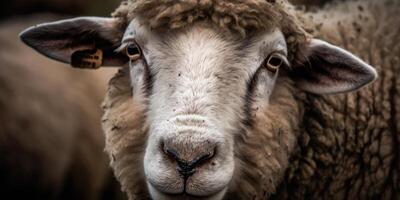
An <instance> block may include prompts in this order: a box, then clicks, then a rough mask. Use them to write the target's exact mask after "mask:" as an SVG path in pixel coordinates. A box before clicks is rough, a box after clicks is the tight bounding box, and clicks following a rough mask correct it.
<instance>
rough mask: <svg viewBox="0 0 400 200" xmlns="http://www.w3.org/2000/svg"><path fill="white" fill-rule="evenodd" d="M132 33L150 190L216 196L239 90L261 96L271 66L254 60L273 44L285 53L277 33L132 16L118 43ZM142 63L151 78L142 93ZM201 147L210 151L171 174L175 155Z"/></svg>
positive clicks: (225, 179)
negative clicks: (138, 54)
mask: <svg viewBox="0 0 400 200" xmlns="http://www.w3.org/2000/svg"><path fill="white" fill-rule="evenodd" d="M133 39H134V40H135V42H136V43H137V44H138V45H139V46H140V47H141V49H142V52H143V59H142V60H139V61H136V62H132V63H131V66H130V67H131V81H132V86H133V96H134V97H133V98H139V99H145V98H148V101H143V102H147V103H148V105H147V107H148V113H147V122H148V123H149V125H150V133H149V139H148V143H147V148H146V153H145V157H144V168H145V175H146V179H147V182H148V187H149V191H150V193H151V195H152V196H153V198H156V199H157V198H158V197H160V198H161V197H162V199H174V198H177V197H176V196H169V194H183V193H187V194H189V195H193V196H204V197H208V199H221V198H222V197H223V194H224V193H225V190H226V188H227V186H228V184H229V182H230V180H231V178H232V176H233V172H234V168H235V159H234V153H233V148H234V147H233V145H234V139H233V137H234V135H235V134H240V131H241V130H242V129H241V126H242V125H241V123H242V121H243V120H245V119H246V117H247V115H248V113H246V105H247V104H248V102H246V97H247V95H249V93H250V92H252V93H253V94H252V95H253V96H254V97H255V98H254V99H255V101H256V102H255V104H257V101H263V102H264V103H265V101H268V98H269V95H270V94H271V93H272V90H273V87H274V83H275V80H276V78H277V74H278V73H272V72H269V71H268V70H266V69H260V66H262V63H263V62H264V60H265V59H266V58H267V57H268V56H269V55H270V54H271V53H273V52H279V53H280V54H282V55H283V56H286V52H287V50H286V43H285V40H284V37H283V35H282V33H281V32H280V31H278V30H275V31H271V32H269V33H265V34H264V35H257V36H254V37H253V38H250V39H246V40H239V39H233V38H229V37H226V36H224V35H222V34H221V33H218V31H217V30H214V29H211V28H206V27H205V26H203V25H202V24H198V25H195V26H193V27H189V28H187V29H184V30H177V31H171V32H168V33H162V34H160V33H154V32H151V31H149V29H147V28H146V27H145V26H141V25H140V24H139V23H137V22H136V21H132V22H131V24H130V25H129V27H128V28H127V30H126V33H125V35H124V38H123V43H124V42H127V41H132V40H133ZM146 70H148V72H149V73H148V74H150V75H151V76H150V77H151V80H152V85H151V91H150V92H149V94H150V95H149V96H148V97H146V95H145V94H144V93H145V90H146V88H145V87H144V84H145V83H144V82H145V80H146V78H144V77H143V76H145V75H146V73H144V71H146ZM253 79H256V80H257V81H252V80H253ZM253 82H254V83H253ZM251 83H252V84H254V85H253V86H250V84H251ZM250 87H252V88H254V89H252V91H249V88H250ZM168 150H173V151H168ZM168 152H169V153H168ZM170 152H174V153H175V154H173V155H176V156H175V157H174V156H172V157H171V153H170ZM204 155H210V157H207V159H206V161H204V162H202V164H198V165H196V166H195V167H193V170H192V171H195V172H194V173H193V174H191V175H190V176H187V177H185V176H184V175H182V174H179V173H180V172H179V170H177V168H179V167H180V166H181V165H179V162H180V164H182V163H186V164H188V163H194V161H196V160H199V159H204ZM177 157H179V159H178V158H177ZM192 161H193V162H192ZM182 165H183V164H182ZM185 166H186V165H185ZM185 169H186V168H185ZM192 171H191V172H192ZM185 173H186V172H185Z"/></svg>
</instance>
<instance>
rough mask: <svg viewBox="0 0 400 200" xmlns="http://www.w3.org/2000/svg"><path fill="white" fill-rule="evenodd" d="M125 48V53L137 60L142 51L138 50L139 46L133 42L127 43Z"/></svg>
mask: <svg viewBox="0 0 400 200" xmlns="http://www.w3.org/2000/svg"><path fill="white" fill-rule="evenodd" d="M125 50H126V55H127V56H128V57H129V59H131V60H137V59H138V58H140V56H141V55H142V52H141V51H140V49H139V47H138V46H137V45H136V44H134V43H131V44H128V45H127V46H126V49H125Z"/></svg>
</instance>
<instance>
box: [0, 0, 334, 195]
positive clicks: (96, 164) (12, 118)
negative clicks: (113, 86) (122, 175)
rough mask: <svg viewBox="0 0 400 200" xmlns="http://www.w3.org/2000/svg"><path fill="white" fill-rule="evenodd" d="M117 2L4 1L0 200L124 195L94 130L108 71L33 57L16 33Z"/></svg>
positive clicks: (309, 3) (103, 11) (313, 0)
mask: <svg viewBox="0 0 400 200" xmlns="http://www.w3.org/2000/svg"><path fill="white" fill-rule="evenodd" d="M291 1H292V2H293V3H295V4H296V5H299V6H301V7H303V8H305V9H312V8H314V9H317V8H318V6H323V5H324V4H325V3H326V2H328V1H330V0H291ZM119 3H120V1H119V0H10V1H7V2H4V1H3V3H2V6H1V7H0V199H25V198H29V199H124V198H125V197H124V195H123V194H121V192H120V187H119V185H118V183H117V182H116V181H115V179H114V178H113V174H112V172H111V170H110V169H109V168H108V163H109V161H108V158H107V157H106V155H105V153H104V152H103V149H104V138H103V134H102V132H101V127H100V120H101V114H102V113H101V109H100V104H101V101H102V97H103V96H104V93H105V92H106V85H107V82H108V80H109V79H110V77H111V76H112V75H113V74H114V73H115V69H102V70H96V71H87V70H76V69H72V68H70V67H69V66H68V65H66V64H62V63H58V62H56V61H52V60H50V59H47V58H45V57H44V56H41V55H39V54H38V53H36V52H35V51H33V50H31V49H30V48H28V47H26V46H25V45H23V44H22V43H21V42H20V40H19V38H18V34H19V33H20V32H21V31H22V30H24V29H26V28H27V27H30V26H32V25H35V24H38V23H43V22H49V21H55V20H58V19H64V18H69V17H75V16H83V15H92V16H110V13H111V12H113V11H114V9H116V8H117V6H118V5H119ZM82 102H86V105H85V104H84V103H82ZM88 105H89V106H88Z"/></svg>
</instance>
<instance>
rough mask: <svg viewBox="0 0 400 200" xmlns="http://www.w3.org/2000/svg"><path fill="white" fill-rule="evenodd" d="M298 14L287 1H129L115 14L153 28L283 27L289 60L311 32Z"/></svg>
mask: <svg viewBox="0 0 400 200" xmlns="http://www.w3.org/2000/svg"><path fill="white" fill-rule="evenodd" d="M297 15H298V13H297V12H296V11H295V10H294V8H293V7H292V6H291V4H289V3H288V2H287V1H286V0H277V1H276V0H247V1H243V0H233V1H226V0H200V1H198V0H189V1H174V0H150V1H149V0H128V1H124V2H123V3H122V4H121V6H120V7H119V8H118V9H117V10H116V11H115V12H114V13H113V17H116V18H119V19H120V20H121V27H126V25H127V23H129V22H130V21H131V20H132V19H134V18H138V19H139V21H140V22H141V23H143V24H145V25H148V26H149V27H150V28H152V29H165V30H168V29H179V28H183V27H185V26H188V25H191V24H193V23H196V22H200V21H207V22H208V23H209V24H211V25H213V26H217V27H218V28H220V29H222V30H226V31H230V32H234V33H238V34H239V35H240V36H242V37H244V36H246V35H247V34H251V33H254V32H257V31H260V30H266V29H273V28H279V29H280V30H281V31H282V32H283V34H284V35H285V37H286V41H287V43H288V46H289V48H288V49H290V52H289V59H290V60H291V61H293V62H295V61H296V60H297V59H301V55H297V54H298V53H299V52H300V51H298V50H299V48H300V46H301V44H303V43H304V42H306V41H307V39H308V38H309V35H308V34H307V32H306V31H305V30H304V29H303V24H302V23H301V22H300V20H298V16H297Z"/></svg>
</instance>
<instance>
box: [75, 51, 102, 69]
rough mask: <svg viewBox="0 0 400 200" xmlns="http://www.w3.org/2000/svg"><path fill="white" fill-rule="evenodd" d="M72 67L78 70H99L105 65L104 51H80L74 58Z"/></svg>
mask: <svg viewBox="0 0 400 200" xmlns="http://www.w3.org/2000/svg"><path fill="white" fill-rule="evenodd" d="M71 64H72V66H73V67H76V68H85V69H98V68H99V67H101V66H102V64H103V51H102V50H101V49H96V50H95V51H93V50H91V51H80V52H76V53H74V55H73V56H72V63H71Z"/></svg>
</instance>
